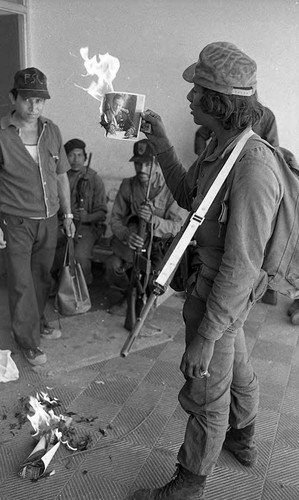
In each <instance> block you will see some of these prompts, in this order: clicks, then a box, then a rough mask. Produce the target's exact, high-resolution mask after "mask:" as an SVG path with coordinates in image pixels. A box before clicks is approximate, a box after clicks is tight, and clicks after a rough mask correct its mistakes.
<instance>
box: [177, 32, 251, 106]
mask: <svg viewBox="0 0 299 500" xmlns="http://www.w3.org/2000/svg"><path fill="white" fill-rule="evenodd" d="M256 72H257V66H256V63H255V61H254V60H253V59H251V58H250V57H249V56H248V55H247V54H245V52H243V51H242V50H240V49H238V47H236V45H233V44H232V43H229V42H213V43H210V44H209V45H207V46H206V47H204V49H203V50H202V51H201V52H200V54H199V58H198V61H197V62H196V63H193V64H191V66H189V67H188V68H187V69H185V71H184V73H183V78H184V80H186V81H187V82H189V83H195V84H198V85H200V86H202V87H205V88H208V89H211V90H215V91H217V92H220V93H222V94H228V95H240V96H251V95H253V94H254V93H255V92H256V88H257V81H256Z"/></svg>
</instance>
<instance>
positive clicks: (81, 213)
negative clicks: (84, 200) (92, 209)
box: [73, 208, 90, 223]
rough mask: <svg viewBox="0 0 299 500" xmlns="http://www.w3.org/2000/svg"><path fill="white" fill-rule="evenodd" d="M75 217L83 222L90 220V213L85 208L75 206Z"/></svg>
mask: <svg viewBox="0 0 299 500" xmlns="http://www.w3.org/2000/svg"><path fill="white" fill-rule="evenodd" d="M73 214H74V219H75V220H77V221H80V222H83V223H86V222H90V220H89V213H88V212H87V211H86V210H85V209H84V208H75V209H74V210H73Z"/></svg>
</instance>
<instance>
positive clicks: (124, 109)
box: [100, 92, 145, 140]
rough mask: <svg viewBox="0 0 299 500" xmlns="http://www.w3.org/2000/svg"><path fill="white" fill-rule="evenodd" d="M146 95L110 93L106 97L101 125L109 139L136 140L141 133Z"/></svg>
mask: <svg viewBox="0 0 299 500" xmlns="http://www.w3.org/2000/svg"><path fill="white" fill-rule="evenodd" d="M144 102H145V95H143V94H128V93H124V92H108V93H107V94H105V96H104V100H103V105H102V113H101V121H100V124H101V125H102V127H104V129H105V130H106V137H108V138H109V139H121V140H123V139H126V140H128V139H129V140H136V139H137V138H138V134H139V131H140V124H141V112H142V111H143V109H144Z"/></svg>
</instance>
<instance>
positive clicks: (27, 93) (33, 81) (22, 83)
mask: <svg viewBox="0 0 299 500" xmlns="http://www.w3.org/2000/svg"><path fill="white" fill-rule="evenodd" d="M13 90H17V91H18V93H19V94H20V95H21V96H22V97H24V98H26V97H40V98H42V99H50V94H49V92H48V89H47V77H46V75H44V73H42V72H41V71H40V70H39V69H37V68H25V69H21V70H19V71H17V73H16V74H15V77H14V86H13Z"/></svg>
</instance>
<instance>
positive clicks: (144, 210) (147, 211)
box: [138, 203, 153, 223]
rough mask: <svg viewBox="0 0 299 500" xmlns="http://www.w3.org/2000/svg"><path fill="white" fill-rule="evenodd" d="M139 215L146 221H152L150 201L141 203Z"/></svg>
mask: <svg viewBox="0 0 299 500" xmlns="http://www.w3.org/2000/svg"><path fill="white" fill-rule="evenodd" d="M138 216H139V217H141V219H143V220H145V222H148V223H150V222H151V221H152V217H153V212H152V207H151V205H150V204H149V203H144V204H143V205H141V206H140V208H139V210H138Z"/></svg>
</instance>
